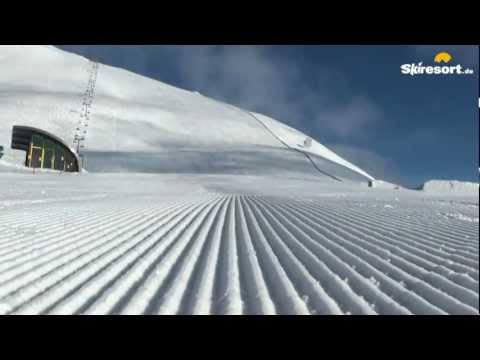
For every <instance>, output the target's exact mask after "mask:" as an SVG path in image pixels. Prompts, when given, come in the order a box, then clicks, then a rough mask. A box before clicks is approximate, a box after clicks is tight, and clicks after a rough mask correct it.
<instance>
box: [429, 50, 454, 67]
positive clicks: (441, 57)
mask: <svg viewBox="0 0 480 360" xmlns="http://www.w3.org/2000/svg"><path fill="white" fill-rule="evenodd" d="M450 60H452V55H450V54H449V53H447V52H445V51H441V52H439V53H438V54H437V55H435V58H434V59H433V61H435V62H436V63H441V62H444V63H445V64H448V63H449V62H450Z"/></svg>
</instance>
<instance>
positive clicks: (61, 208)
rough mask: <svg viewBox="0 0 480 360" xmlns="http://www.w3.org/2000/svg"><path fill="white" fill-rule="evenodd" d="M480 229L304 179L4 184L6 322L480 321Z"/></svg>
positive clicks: (101, 177)
mask: <svg viewBox="0 0 480 360" xmlns="http://www.w3.org/2000/svg"><path fill="white" fill-rule="evenodd" d="M478 216H479V215H478V197H474V196H465V197H461V196H458V195H457V196H453V197H448V196H444V197H439V196H434V197H430V196H429V195H428V194H425V193H423V192H421V191H411V190H402V189H400V190H397V191H392V190H383V189H371V188H366V187H359V186H353V185H337V184H333V185H332V183H330V182H325V183H319V182H318V181H317V180H307V179H303V180H302V179H288V178H286V179H275V181H272V178H271V177H269V176H237V175H215V176H213V175H198V174H183V175H153V174H152V175H146V174H143V175H141V174H95V175H93V174H79V175H67V174H62V175H59V174H50V173H40V174H39V173H37V174H36V175H33V174H13V173H11V174H8V173H3V174H2V175H1V176H0V311H1V312H2V313H4V314H478V310H479V298H478V294H479V285H478V275H479V274H478V256H479V253H478V250H479V249H478V242H479V233H478ZM466 219H474V220H473V221H466ZM475 219H476V220H475Z"/></svg>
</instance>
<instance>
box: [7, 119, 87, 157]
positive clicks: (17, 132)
mask: <svg viewBox="0 0 480 360" xmlns="http://www.w3.org/2000/svg"><path fill="white" fill-rule="evenodd" d="M33 134H40V135H44V136H46V137H48V138H50V139H52V140H53V141H55V142H57V143H59V144H61V145H63V146H64V147H66V148H67V149H68V150H70V152H71V153H72V155H73V156H74V157H75V159H76V160H77V164H80V159H79V157H78V154H77V153H76V152H75V151H74V150H73V149H72V148H71V147H70V146H69V145H68V144H67V143H66V142H65V141H63V140H62V139H61V138H59V137H58V136H56V135H54V134H51V133H49V132H47V131H45V130H42V129H38V128H34V127H31V126H23V125H14V126H13V129H12V146H11V147H12V149H18V150H26V151H27V150H28V144H29V143H30V139H31V135H33ZM26 137H28V144H27V138H26ZM25 146H26V147H25Z"/></svg>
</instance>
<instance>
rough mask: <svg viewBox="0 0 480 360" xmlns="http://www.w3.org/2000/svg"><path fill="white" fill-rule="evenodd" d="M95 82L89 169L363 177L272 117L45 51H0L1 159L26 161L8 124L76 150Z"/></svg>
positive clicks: (56, 51) (87, 149)
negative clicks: (12, 142)
mask: <svg viewBox="0 0 480 360" xmlns="http://www.w3.org/2000/svg"><path fill="white" fill-rule="evenodd" d="M92 73H95V74H96V75H95V76H92ZM92 78H94V79H96V81H94V84H95V86H94V87H93V100H92V107H91V109H90V119H89V120H88V126H87V127H83V125H82V126H81V128H82V129H83V128H85V129H86V130H87V133H86V139H85V142H84V145H85V150H84V153H85V154H86V157H87V163H86V168H87V170H89V171H95V172H124V171H132V172H150V173H159V172H161V173H168V172H174V173H179V172H199V173H250V174H254V173H258V172H264V173H274V172H278V171H281V172H284V173H285V172H290V173H300V174H304V175H306V176H317V177H318V176H319V175H320V177H321V175H322V171H317V170H318V169H316V168H315V166H312V162H313V164H314V165H316V166H317V167H318V168H321V169H323V170H325V171H324V173H328V174H330V175H332V176H333V177H339V178H346V179H352V180H356V181H358V180H363V181H365V179H366V178H370V175H368V174H367V173H365V172H364V171H363V170H361V169H359V168H358V167H356V166H355V165H353V164H351V163H349V162H348V161H346V160H345V159H342V158H341V157H339V156H338V155H336V154H335V153H333V152H332V151H330V150H329V149H327V148H326V147H325V146H323V145H321V144H320V143H318V142H316V141H312V145H311V147H309V148H308V149H304V148H302V147H301V146H300V145H301V144H303V141H304V140H305V138H306V137H307V136H306V135H305V134H302V133H300V132H299V131H297V130H295V129H292V128H291V127H288V126H286V125H284V124H282V123H280V122H278V121H276V120H274V119H271V118H268V117H266V116H262V115H259V114H251V113H249V112H247V111H245V110H242V109H239V108H236V107H233V106H231V105H227V104H223V103H220V102H218V101H215V100H212V99H209V98H207V97H205V96H202V95H200V94H198V93H194V92H190V91H186V90H182V89H179V88H175V87H173V86H169V85H167V84H164V83H161V82H159V81H154V80H152V79H148V78H145V77H142V76H139V75H137V74H134V73H131V72H128V71H125V70H122V69H117V68H113V67H110V66H105V65H101V64H100V65H99V66H98V69H97V68H96V67H95V64H94V63H92V62H90V61H88V60H87V59H85V58H83V57H80V56H77V55H74V54H70V53H67V52H64V51H61V50H59V49H56V48H54V47H50V46H0V108H1V109H2V111H1V112H0V123H1V124H2V125H1V127H0V144H3V145H4V147H5V149H6V159H8V161H13V162H17V163H21V161H23V160H24V157H25V154H24V153H21V152H18V151H12V150H10V149H9V147H10V146H9V145H10V139H11V129H12V126H13V125H25V126H33V127H37V128H41V129H43V130H46V131H49V132H51V133H53V134H55V135H57V136H59V137H61V138H62V139H63V140H64V141H65V142H67V143H68V144H73V140H74V136H75V133H76V128H77V126H78V124H79V120H80V114H82V113H83V110H82V102H83V97H84V95H85V93H86V91H87V89H89V86H88V84H89V79H92ZM292 149H296V150H292ZM300 151H304V152H307V153H309V154H311V157H312V159H309V158H308V157H307V156H305V155H304V153H302V152H300ZM323 175H325V174H323ZM326 178H329V177H328V176H327V177H326Z"/></svg>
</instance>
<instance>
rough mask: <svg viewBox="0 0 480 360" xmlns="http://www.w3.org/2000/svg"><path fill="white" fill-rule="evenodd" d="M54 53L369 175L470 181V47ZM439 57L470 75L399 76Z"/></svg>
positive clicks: (473, 172) (473, 144)
mask: <svg viewBox="0 0 480 360" xmlns="http://www.w3.org/2000/svg"><path fill="white" fill-rule="evenodd" d="M59 47H60V48H63V49H64V50H68V51H72V52H76V53H78V54H81V55H84V56H86V57H89V58H92V59H94V60H97V61H99V62H101V63H104V64H109V65H113V66H117V67H122V68H125V69H128V70H131V71H133V72H136V73H139V74H142V75H145V76H148V77H151V78H154V79H157V80H160V81H163V82H166V83H169V84H171V85H174V86H178V87H181V88H184V89H188V90H194V91H199V92H200V93H202V94H204V95H207V96H211V97H213V98H217V99H219V100H223V101H226V102H229V103H232V104H235V105H238V106H241V107H244V108H247V109H249V110H254V111H258V112H261V113H265V114H267V115H270V116H272V117H274V118H276V119H278V120H280V121H283V122H285V123H287V124H289V125H292V126H294V127H296V128H298V129H300V130H302V131H304V132H306V133H308V134H310V135H311V136H312V137H314V138H315V139H317V140H318V141H320V142H322V143H323V144H325V145H326V146H329V147H330V148H332V149H333V150H334V151H336V152H337V153H339V154H340V155H342V156H344V157H345V158H347V159H348V160H350V161H352V162H354V163H355V164H356V165H358V166H360V167H363V168H364V169H365V170H367V171H368V172H370V173H371V174H373V175H374V176H375V177H377V178H383V179H385V180H389V181H393V182H397V183H400V184H403V185H406V186H417V185H419V184H421V183H423V182H424V181H426V180H429V179H458V180H468V181H478V154H479V149H478V121H479V120H478V119H479V117H478V84H479V79H478V47H476V46H456V45H454V46H449V45H444V46H406V45H405V46H403V45H402V46H400V45H388V46H387V45H377V46H366V45H357V46H345V45H338V46H330V45H329V46H324V45H319V46H313V45H306V46H287V45H276V46H161V45H155V46H137V45H135V46H133V45H132V46H127V45H115V46H114V45H81V46H80V45H71V46H70V45H68V46H67V45H65V46H59ZM439 51H447V52H449V53H450V54H451V55H452V57H453V60H452V62H451V64H454V65H456V64H461V65H462V66H463V67H469V68H473V69H474V70H475V74H474V75H462V76H458V75H448V76H414V77H412V76H408V75H403V74H401V73H400V65H402V64H405V63H418V62H423V63H424V64H425V65H434V63H433V57H434V56H435V54H436V53H438V52H439Z"/></svg>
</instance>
